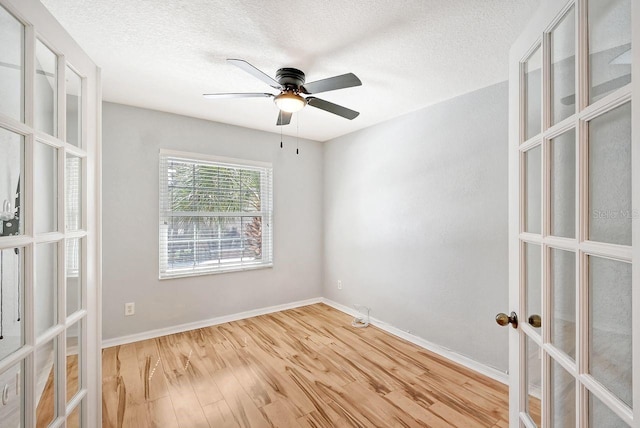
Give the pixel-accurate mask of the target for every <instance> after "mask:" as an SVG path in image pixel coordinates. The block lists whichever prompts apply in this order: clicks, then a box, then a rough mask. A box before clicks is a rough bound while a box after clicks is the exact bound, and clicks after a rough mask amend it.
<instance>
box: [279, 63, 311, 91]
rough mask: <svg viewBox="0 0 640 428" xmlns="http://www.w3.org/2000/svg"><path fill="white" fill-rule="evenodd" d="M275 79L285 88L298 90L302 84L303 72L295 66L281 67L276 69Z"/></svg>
mask: <svg viewBox="0 0 640 428" xmlns="http://www.w3.org/2000/svg"><path fill="white" fill-rule="evenodd" d="M276 80H277V81H278V83H280V84H281V85H282V86H284V87H285V88H287V89H296V90H298V89H299V88H300V86H302V85H304V73H303V72H302V71H301V70H298V69H297V68H281V69H279V70H278V71H276Z"/></svg>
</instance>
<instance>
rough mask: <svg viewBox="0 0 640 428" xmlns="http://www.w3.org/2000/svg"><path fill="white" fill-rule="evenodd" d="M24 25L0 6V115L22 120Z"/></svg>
mask: <svg viewBox="0 0 640 428" xmlns="http://www.w3.org/2000/svg"><path fill="white" fill-rule="evenodd" d="M23 95H24V25H22V23H21V22H19V21H18V20H17V19H16V18H14V17H13V15H11V14H10V13H9V12H7V10H6V9H5V8H3V7H2V6H0V114H3V115H5V116H8V117H10V118H12V119H15V120H18V121H23V120H24V96H23Z"/></svg>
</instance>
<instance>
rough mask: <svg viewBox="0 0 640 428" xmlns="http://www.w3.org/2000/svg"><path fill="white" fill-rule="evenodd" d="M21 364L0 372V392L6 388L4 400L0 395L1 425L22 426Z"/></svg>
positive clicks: (22, 384) (22, 379) (22, 371)
mask: <svg viewBox="0 0 640 428" xmlns="http://www.w3.org/2000/svg"><path fill="white" fill-rule="evenodd" d="M23 366H24V363H22V362H20V363H18V364H16V365H14V366H11V367H9V368H7V369H6V370H5V371H3V372H2V373H0V388H2V389H1V390H0V392H3V393H4V391H5V390H6V402H4V401H3V400H2V398H3V397H1V396H0V422H2V426H3V427H5V426H6V427H8V428H9V427H10V428H21V427H23V426H24V395H23V391H24V376H23V373H24V368H23ZM5 388H6V389H5Z"/></svg>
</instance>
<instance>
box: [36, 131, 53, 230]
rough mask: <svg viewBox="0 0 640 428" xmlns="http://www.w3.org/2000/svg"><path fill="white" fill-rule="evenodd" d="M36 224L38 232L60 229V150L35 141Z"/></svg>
mask: <svg viewBox="0 0 640 428" xmlns="http://www.w3.org/2000/svg"><path fill="white" fill-rule="evenodd" d="M34 176H35V177H34V181H35V189H34V194H35V201H34V202H35V214H36V218H35V223H36V224H35V226H36V233H47V232H56V231H57V230H58V150H57V149H56V148H54V147H52V146H49V145H48V144H44V143H40V142H36V143H35V174H34Z"/></svg>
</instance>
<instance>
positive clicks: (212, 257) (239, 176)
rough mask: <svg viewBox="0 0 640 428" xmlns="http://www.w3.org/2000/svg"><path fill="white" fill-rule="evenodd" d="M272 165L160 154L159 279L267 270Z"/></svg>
mask: <svg viewBox="0 0 640 428" xmlns="http://www.w3.org/2000/svg"><path fill="white" fill-rule="evenodd" d="M272 193H273V190H272V168H271V164H267V163H258V162H251V161H242V160H237V159H227V158H214V157H206V156H201V155H195V154H191V153H179V152H169V151H164V150H163V151H161V152H160V228H159V232H160V240H159V242H160V251H159V253H160V254H159V256H160V257H159V261H160V278H173V277H180V276H189V275H200V274H207V273H216V272H228V271H233V270H244V269H252V268H257V267H265V266H271V265H272V260H273V256H272V254H273V249H272V245H273V244H272V233H271V220H272V206H273V195H272Z"/></svg>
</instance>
